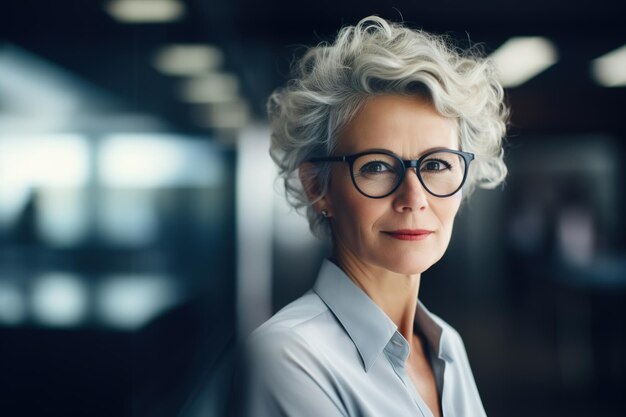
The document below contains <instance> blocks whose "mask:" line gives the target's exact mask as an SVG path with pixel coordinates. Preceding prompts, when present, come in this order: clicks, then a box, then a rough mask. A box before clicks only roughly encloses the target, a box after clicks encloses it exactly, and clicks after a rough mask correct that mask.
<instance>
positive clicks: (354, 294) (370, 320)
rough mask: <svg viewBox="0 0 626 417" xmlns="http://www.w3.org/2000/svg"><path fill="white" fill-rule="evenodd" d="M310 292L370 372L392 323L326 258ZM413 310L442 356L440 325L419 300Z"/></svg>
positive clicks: (391, 331)
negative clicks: (351, 344) (340, 326)
mask: <svg viewBox="0 0 626 417" xmlns="http://www.w3.org/2000/svg"><path fill="white" fill-rule="evenodd" d="M313 291H315V293H317V295H318V296H319V297H320V298H321V299H322V301H324V303H325V304H326V305H327V306H328V308H329V309H330V310H331V311H332V313H333V314H334V315H335V317H336V318H337V320H339V322H340V323H341V325H342V326H343V328H344V329H345V331H346V333H348V336H349V337H350V339H352V342H353V343H354V345H355V346H356V348H357V350H358V352H359V355H360V356H361V359H362V360H363V366H364V367H365V370H366V371H369V369H370V368H371V367H372V365H373V364H374V362H376V360H377V359H378V357H379V356H380V354H381V353H382V351H383V350H384V349H385V346H387V344H388V343H389V341H390V339H391V337H392V336H393V335H394V333H395V332H396V330H397V326H396V325H395V323H394V322H393V321H392V320H391V319H390V318H389V317H388V316H387V315H386V314H385V312H384V311H383V310H382V309H381V308H380V307H378V305H377V304H376V303H374V301H372V299H371V298H369V296H368V295H367V294H365V292H363V290H361V288H359V287H358V286H357V285H356V284H355V283H354V282H353V281H352V280H351V279H350V278H349V277H348V276H347V275H346V273H345V272H343V270H341V268H339V267H338V266H337V265H335V264H334V263H333V262H331V261H330V260H328V259H326V260H324V262H323V263H322V267H321V269H320V272H319V274H318V277H317V281H316V282H315V286H314V287H313ZM416 311H417V312H416V315H415V326H416V327H419V328H420V330H421V331H422V332H423V333H424V336H425V337H426V339H427V340H428V342H429V344H430V347H431V349H433V351H434V352H438V353H439V357H441V353H442V352H441V351H440V342H441V340H442V339H443V337H442V334H443V328H442V326H441V325H439V324H438V323H437V322H436V320H435V319H433V317H432V315H431V314H430V312H428V310H426V308H425V307H424V306H423V304H422V303H421V302H418V305H417V310H416ZM442 359H443V358H442Z"/></svg>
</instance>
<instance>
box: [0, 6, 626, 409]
mask: <svg viewBox="0 0 626 417" xmlns="http://www.w3.org/2000/svg"><path fill="white" fill-rule="evenodd" d="M625 8H626V7H625V5H624V3H623V2H619V1H609V0H598V1H595V2H586V3H585V2H570V1H565V0H556V1H548V2H546V1H535V0H532V1H524V2H522V1H517V2H508V3H507V2H493V1H487V0H477V1H474V2H467V1H459V0H450V1H445V2H420V1H413V2H409V1H400V2H395V3H394V2H386V1H377V2H375V1H359V2H357V1H352V2H350V1H347V2H331V1H316V2H289V1H284V0H274V1H269V2H254V1H250V0H239V1H230V2H227V1H217V0H216V1H211V0H112V1H103V0H93V1H69V0H58V1H53V2H41V1H34V0H22V1H18V0H14V1H9V2H6V1H5V2H3V3H2V4H1V5H0V389H1V391H0V415H3V416H30V415H46V416H55V415H60V416H61V415H62V416H87V415H88V416H130V415H137V416H185V417H189V416H219V415H221V414H222V407H223V402H224V401H223V399H224V398H225V396H226V392H227V391H228V387H229V384H230V380H229V371H230V368H231V367H232V361H233V355H232V352H233V348H234V346H235V343H236V341H237V338H238V337H241V336H242V335H244V334H245V333H246V332H247V331H249V330H250V329H251V328H253V327H254V326H256V325H257V324H259V323H260V322H262V321H263V320H265V319H266V318H267V317H268V316H269V315H271V314H272V313H273V312H275V311H277V310H278V309H279V308H281V307H282V306H284V305H285V304H286V303H288V302H289V301H291V300H292V299H294V298H296V297H297V296H299V295H300V294H302V293H303V292H304V291H306V290H307V289H308V288H309V287H310V286H311V284H312V282H313V280H314V277H315V275H316V272H317V267H318V265H319V262H320V260H321V259H322V258H323V257H324V256H325V254H326V253H327V251H328V247H327V246H325V245H324V244H322V243H320V242H318V241H316V240H315V239H314V238H312V237H311V236H310V234H309V232H308V228H307V224H306V222H305V221H304V219H303V218H302V217H299V216H298V215H297V214H296V213H294V212H293V211H290V210H289V208H288V207H287V206H286V204H285V203H284V201H283V200H284V199H283V197H282V194H281V191H280V184H279V183H277V182H275V181H274V177H275V169H274V167H273V165H272V163H271V161H270V159H269V156H268V154H267V147H268V143H269V137H268V136H269V131H268V127H267V123H266V118H265V113H264V102H265V99H266V97H267V96H268V94H269V93H270V92H271V91H272V90H273V89H274V88H275V87H276V86H278V85H280V84H282V83H283V82H285V81H286V79H287V76H288V72H289V63H290V62H291V60H292V59H293V57H294V56H298V55H299V54H300V53H302V51H303V48H302V45H311V44H316V43H318V42H320V41H324V40H332V38H333V36H334V34H335V33H336V31H337V29H338V28H339V27H340V26H341V25H342V24H346V23H355V22H357V21H358V20H359V19H360V18H362V17H364V16H367V15H369V14H378V15H381V16H383V17H387V18H390V19H393V20H400V19H404V20H405V21H407V22H409V23H410V24H411V25H413V26H414V27H421V28H424V29H426V30H429V31H433V32H437V33H447V34H448V35H450V36H451V37H452V38H453V39H456V41H457V42H458V44H459V45H460V46H462V47H467V46H469V45H474V44H481V45H482V48H483V50H484V51H485V53H486V54H490V55H491V54H492V55H493V56H494V58H495V59H496V61H497V62H498V64H499V67H500V70H501V75H502V77H503V82H504V83H505V85H506V86H507V91H506V94H507V101H508V103H509V105H510V107H511V108H512V117H511V129H510V133H509V137H508V139H507V146H506V158H507V162H508V165H509V168H510V176H509V177H508V179H507V182H506V185H505V186H504V187H501V188H499V189H497V190H493V191H483V190H480V191H478V192H477V193H476V194H475V196H474V198H473V199H472V200H471V201H470V202H469V204H467V205H466V206H464V207H463V209H462V210H461V213H460V214H459V216H458V218H457V222H456V226H455V231H454V236H453V239H452V243H451V246H450V248H449V251H448V253H447V254H446V256H445V257H444V259H443V260H442V261H441V262H440V263H439V264H437V265H436V266H434V267H433V268H432V269H431V270H429V271H427V272H426V273H425V276H424V280H423V286H422V290H421V293H420V297H421V298H422V299H423V301H424V302H425V303H426V304H427V305H428V306H429V307H430V308H431V310H433V311H435V312H437V313H438V314H439V315H441V316H442V317H444V318H445V319H446V320H448V321H449V322H450V323H451V324H452V325H454V326H455V327H456V328H457V329H458V330H459V331H460V332H461V334H462V335H463V336H464V340H465V344H466V346H467V350H468V354H469V356H470V360H471V362H472V365H473V369H474V373H475V377H476V380H477V383H478V386H479V388H480V390H481V394H482V398H483V401H484V405H485V408H486V410H487V413H488V414H489V415H491V416H508V417H514V416H526V415H535V416H546V417H547V416H595V415H603V416H618V415H623V410H624V407H625V406H626V399H625V398H626V396H625V393H626V237H625V232H626V224H625V222H626V220H625V216H624V213H625V212H626V204H625V200H624V190H625V183H624V180H625V179H626V164H625V162H626V159H625V158H626V123H625V120H626V118H625V109H626V88H625V87H626V26H625V25H624V23H623V21H624V16H625V13H624V12H625Z"/></svg>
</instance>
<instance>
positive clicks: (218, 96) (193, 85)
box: [180, 73, 239, 103]
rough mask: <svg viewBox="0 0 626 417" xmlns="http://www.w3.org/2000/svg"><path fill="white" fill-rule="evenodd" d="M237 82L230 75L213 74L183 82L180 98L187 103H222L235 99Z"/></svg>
mask: <svg viewBox="0 0 626 417" xmlns="http://www.w3.org/2000/svg"><path fill="white" fill-rule="evenodd" d="M238 90H239V82H238V81H237V77H235V76H234V75H230V74H222V73H213V74H207V75H204V76H202V77H195V78H192V79H189V80H187V81H185V82H184V83H183V84H182V87H181V89H180V97H181V99H182V100H184V101H186V102H188V103H222V102H231V101H234V100H236V99H237V92H238Z"/></svg>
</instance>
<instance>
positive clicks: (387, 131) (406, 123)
mask: <svg viewBox="0 0 626 417" xmlns="http://www.w3.org/2000/svg"><path fill="white" fill-rule="evenodd" d="M458 143H459V141H458V133H457V127H456V122H455V121H454V120H452V119H448V118H445V117H442V116H440V115H439V114H438V113H437V111H436V110H435V109H434V107H433V106H432V105H431V104H430V103H429V102H428V101H426V100H424V99H422V98H418V97H405V96H392V95H388V96H375V97H373V98H371V99H369V100H368V101H367V103H366V104H365V106H364V107H363V108H362V110H361V111H360V112H359V113H358V114H357V116H356V117H355V118H354V119H353V120H352V121H351V122H350V124H348V125H347V126H346V128H345V129H344V130H343V132H342V134H341V136H340V138H339V142H338V146H337V149H336V151H335V154H336V155H349V154H354V153H357V152H363V151H366V150H370V149H387V150H389V151H392V152H394V153H395V154H397V155H399V156H400V157H401V158H402V159H417V158H419V157H420V156H421V155H422V154H424V153H425V152H427V151H429V150H433V149H436V148H448V149H458ZM332 165H333V167H332V170H333V171H332V173H331V179H330V184H329V190H328V194H327V195H326V197H325V198H324V199H323V200H322V201H320V202H319V203H318V204H319V207H320V209H321V208H326V209H327V210H328V211H329V213H330V215H331V219H330V220H331V227H332V230H333V235H334V244H335V251H337V255H338V256H339V257H340V258H342V257H343V256H349V257H353V258H354V259H356V260H358V261H359V262H363V263H365V264H368V265H370V266H373V267H379V268H384V269H386V270H389V271H392V272H396V273H399V274H405V275H406V274H419V273H422V272H423V271H425V270H427V269H428V268H429V267H430V266H431V265H433V264H434V263H435V262H437V261H438V260H439V259H440V258H441V257H442V256H443V254H444V252H445V250H446V248H447V246H448V243H449V241H450V235H451V233H452V225H453V222H454V217H455V215H456V213H457V211H458V209H459V205H460V203H461V192H457V193H456V194H454V195H453V196H450V197H445V198H440V197H435V196H433V195H431V194H429V193H428V192H427V191H426V190H425V189H424V188H423V186H422V184H421V183H420V182H419V180H418V178H417V176H416V175H415V170H414V169H410V170H407V173H406V176H405V178H404V181H403V183H402V184H401V185H400V186H399V187H398V189H397V190H396V191H395V192H394V193H393V194H391V195H389V196H387V197H385V198H380V199H373V198H368V197H366V196H364V195H363V194H361V193H359V191H358V190H357V189H356V188H355V187H354V185H353V184H352V180H351V177H350V172H349V166H348V164H346V163H335V164H332ZM399 230H428V231H431V232H432V233H430V234H428V235H426V237H424V236H421V237H420V239H416V238H415V237H413V238H411V237H407V236H406V235H402V234H398V233H393V232H394V231H399Z"/></svg>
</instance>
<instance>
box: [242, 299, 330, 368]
mask: <svg viewBox="0 0 626 417" xmlns="http://www.w3.org/2000/svg"><path fill="white" fill-rule="evenodd" d="M331 317H332V313H331V312H330V310H329V309H328V307H327V306H326V304H324V302H323V301H322V300H321V299H320V298H319V296H318V295H317V294H315V293H314V292H312V291H309V292H307V293H306V294H304V295H303V296H302V297H300V298H298V299H297V300H295V301H293V302H292V303H290V304H288V305H287V306H285V307H284V308H283V309H281V310H280V311H279V312H277V313H276V314H275V315H274V316H272V317H271V318H270V319H269V320H267V321H266V322H265V323H263V324H262V325H261V326H259V327H258V328H257V329H256V330H254V331H253V332H252V333H251V334H250V335H249V336H248V339H247V341H246V347H247V351H248V353H249V354H250V355H252V356H253V357H254V358H255V359H256V361H255V362H256V363H259V360H260V361H261V362H265V363H271V362H276V361H281V360H283V359H285V358H286V357H289V356H292V355H294V354H296V353H297V354H298V355H297V356H298V357H299V358H301V357H302V355H301V354H302V353H305V352H308V353H312V352H313V351H314V350H315V346H314V345H316V344H319V343H320V340H323V339H324V338H325V336H324V335H325V333H327V332H326V329H327V328H328V327H330V326H333V325H334V324H333V322H334V319H331ZM335 326H336V325H335Z"/></svg>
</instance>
